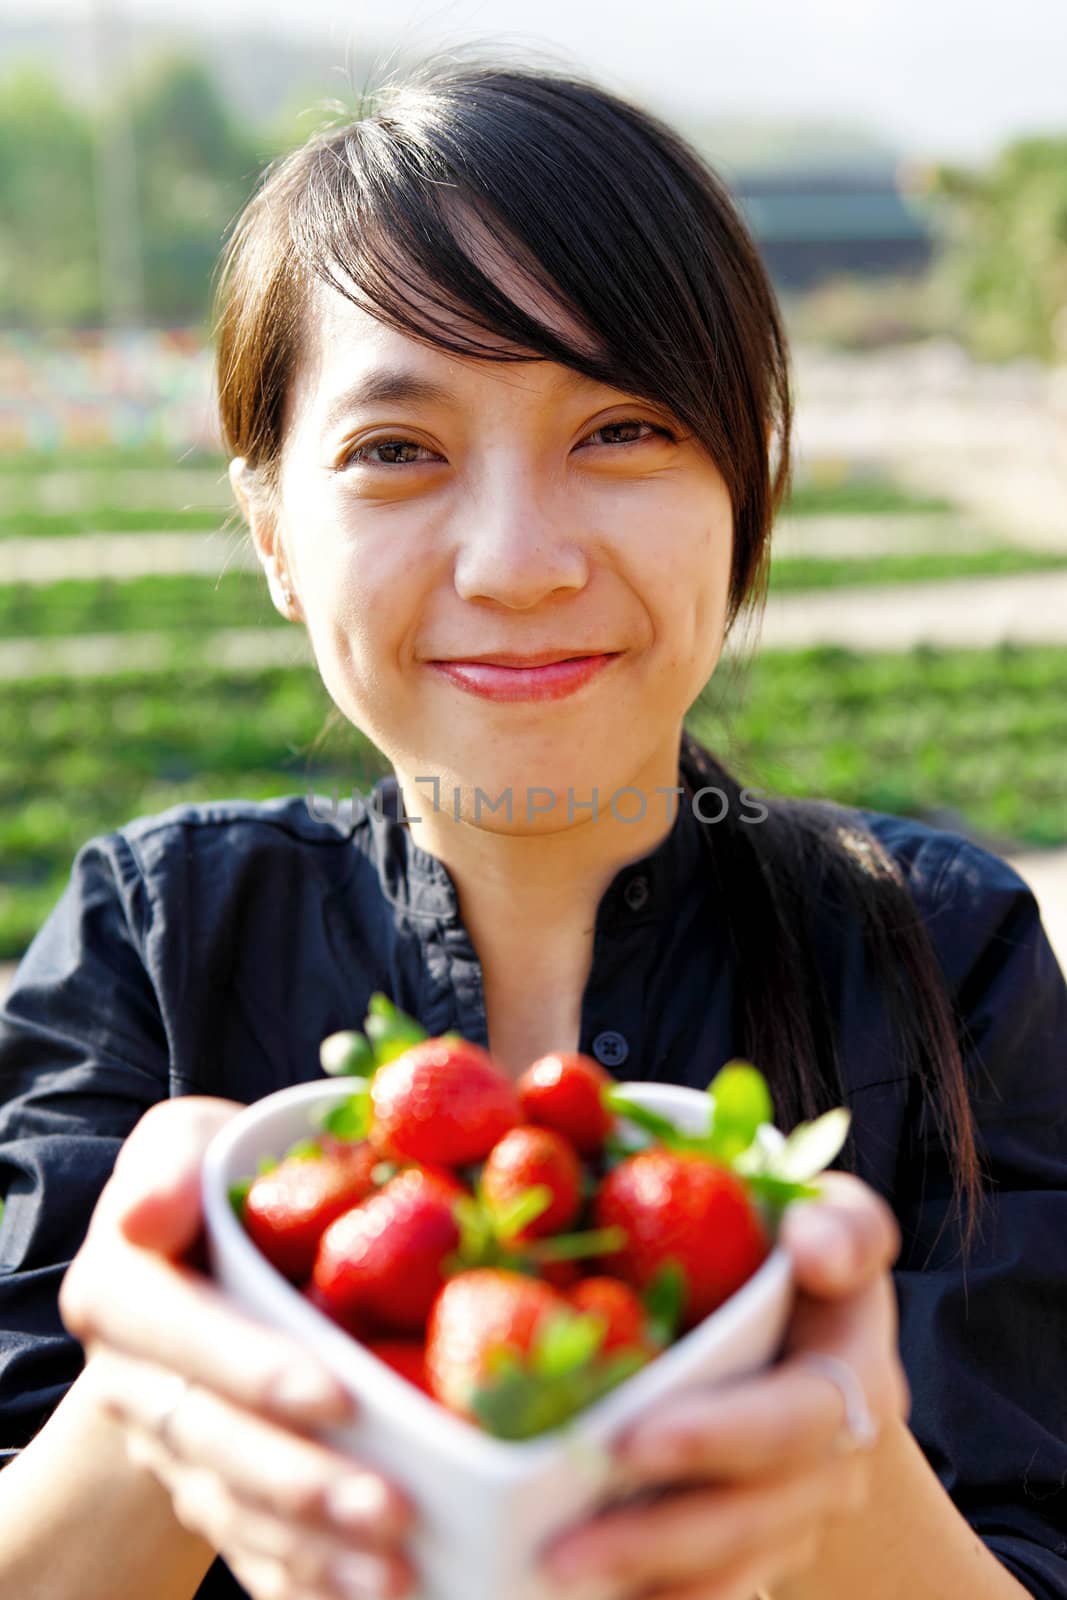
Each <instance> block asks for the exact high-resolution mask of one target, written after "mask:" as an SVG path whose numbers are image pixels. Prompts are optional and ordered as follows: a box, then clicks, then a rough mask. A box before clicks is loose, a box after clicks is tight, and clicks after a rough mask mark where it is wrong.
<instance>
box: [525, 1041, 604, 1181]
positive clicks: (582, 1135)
mask: <svg viewBox="0 0 1067 1600" xmlns="http://www.w3.org/2000/svg"><path fill="white" fill-rule="evenodd" d="M614 1081H615V1080H614V1078H612V1076H611V1074H610V1073H608V1072H605V1070H604V1068H603V1067H602V1066H600V1064H599V1063H598V1062H596V1061H594V1060H593V1058H592V1057H591V1056H584V1055H581V1054H579V1053H578V1052H577V1051H574V1050H560V1051H555V1052H553V1053H552V1054H551V1055H547V1056H541V1057H540V1059H539V1060H537V1061H535V1062H534V1063H533V1065H532V1066H530V1067H527V1069H526V1071H525V1072H524V1073H523V1074H522V1077H521V1078H519V1080H518V1085H517V1087H518V1091H519V1101H520V1104H521V1106H522V1115H523V1117H524V1118H525V1120H526V1121H527V1122H536V1123H539V1124H540V1125H541V1126H542V1127H544V1128H554V1129H555V1131H556V1132H557V1133H562V1134H563V1135H564V1136H565V1137H566V1138H567V1139H569V1140H570V1142H571V1144H572V1145H573V1146H574V1148H575V1149H576V1150H577V1151H578V1154H579V1155H583V1156H593V1155H596V1154H597V1153H598V1151H599V1150H601V1149H602V1147H603V1144H604V1140H605V1138H606V1136H607V1134H608V1132H609V1131H610V1129H611V1125H612V1120H613V1119H612V1115H611V1112H610V1111H609V1110H608V1109H607V1107H606V1106H605V1105H604V1104H603V1101H602V1099H601V1093H602V1091H603V1090H604V1089H605V1088H607V1086H608V1085H609V1084H612V1083H614Z"/></svg>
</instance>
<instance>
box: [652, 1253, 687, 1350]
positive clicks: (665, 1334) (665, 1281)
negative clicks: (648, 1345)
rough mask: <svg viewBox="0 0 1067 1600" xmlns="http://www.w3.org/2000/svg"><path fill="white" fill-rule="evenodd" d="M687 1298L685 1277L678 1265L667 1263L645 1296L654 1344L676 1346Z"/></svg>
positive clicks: (657, 1274)
mask: <svg viewBox="0 0 1067 1600" xmlns="http://www.w3.org/2000/svg"><path fill="white" fill-rule="evenodd" d="M685 1296H686V1284H685V1273H684V1272H683V1271H682V1268H681V1267H680V1266H679V1264H678V1262H677V1261H665V1262H664V1263H663V1265H662V1267H661V1268H660V1269H659V1271H658V1272H657V1273H656V1276H655V1277H654V1278H653V1280H652V1282H651V1283H650V1284H649V1286H648V1288H647V1289H646V1290H645V1292H644V1294H643V1295H642V1296H641V1301H642V1304H643V1305H644V1308H645V1316H646V1317H647V1319H648V1320H647V1327H648V1336H649V1338H650V1339H652V1340H653V1341H654V1343H656V1344H658V1345H663V1346H667V1345H669V1344H673V1343H674V1340H675V1338H676V1336H677V1333H678V1329H679V1327H680V1325H681V1321H682V1313H683V1312H684V1310H685Z"/></svg>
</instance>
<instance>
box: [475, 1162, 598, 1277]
mask: <svg viewBox="0 0 1067 1600" xmlns="http://www.w3.org/2000/svg"><path fill="white" fill-rule="evenodd" d="M551 1204H552V1191H551V1189H549V1187H548V1185H547V1184H544V1183H538V1184H534V1185H532V1186H531V1187H530V1188H529V1189H524V1190H523V1192H522V1194H520V1195H517V1196H516V1198H515V1199H514V1200H513V1201H512V1202H511V1203H510V1204H509V1205H507V1206H503V1207H500V1206H492V1205H490V1203H489V1202H488V1200H487V1199H486V1198H485V1196H484V1195H483V1194H482V1193H481V1191H479V1193H478V1195H477V1196H474V1195H462V1196H460V1197H459V1198H458V1199H457V1200H456V1201H455V1202H454V1204H453V1207H452V1215H453V1216H454V1217H455V1219H456V1222H457V1224H458V1226H459V1236H460V1237H459V1247H458V1249H457V1250H456V1251H455V1253H454V1255H453V1256H452V1257H451V1258H450V1260H449V1262H448V1264H447V1268H446V1270H448V1271H449V1272H450V1273H455V1272H465V1271H468V1270H469V1269H470V1268H472V1267H507V1268H510V1269H511V1270H512V1271H514V1272H530V1273H536V1271H537V1269H538V1267H540V1266H541V1265H543V1264H545V1263H548V1262H552V1261H580V1260H583V1259H586V1258H588V1257H590V1256H602V1255H610V1254H612V1253H613V1252H614V1251H616V1250H622V1249H623V1248H624V1247H625V1245H626V1233H625V1231H624V1230H623V1229H622V1228H591V1229H589V1230H587V1231H585V1232H581V1233H554V1234H551V1235H550V1236H549V1237H548V1238H546V1239H531V1240H528V1241H527V1240H522V1241H520V1240H519V1239H517V1237H516V1235H517V1234H519V1233H520V1232H521V1231H522V1229H523V1228H525V1227H526V1225H527V1223H530V1222H532V1221H533V1220H534V1218H535V1217H539V1216H540V1215H541V1213H542V1212H543V1211H544V1210H546V1209H547V1207H548V1206H550V1205H551Z"/></svg>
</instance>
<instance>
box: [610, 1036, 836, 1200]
mask: <svg viewBox="0 0 1067 1600" xmlns="http://www.w3.org/2000/svg"><path fill="white" fill-rule="evenodd" d="M708 1098H709V1100H710V1102H711V1108H710V1117H709V1121H708V1129H707V1132H706V1133H704V1134H700V1135H696V1134H687V1133H683V1132H682V1131H681V1129H679V1128H677V1127H675V1125H674V1123H672V1122H671V1121H670V1120H669V1118H667V1117H664V1116H661V1115H660V1114H659V1113H658V1112H655V1111H651V1110H649V1109H648V1107H646V1106H642V1105H638V1104H636V1103H635V1102H634V1101H632V1100H630V1099H629V1098H628V1097H627V1096H626V1095H625V1094H623V1093H622V1092H621V1091H620V1090H619V1089H617V1088H616V1087H614V1086H611V1087H609V1088H607V1089H605V1090H604V1094H603V1100H604V1104H605V1105H606V1106H607V1107H608V1109H609V1110H611V1111H612V1112H614V1113H615V1114H616V1115H617V1116H620V1117H625V1118H626V1120H627V1121H628V1122H629V1123H631V1124H632V1125H633V1126H634V1127H635V1128H639V1129H640V1130H641V1131H642V1132H643V1133H645V1134H648V1135H650V1136H651V1139H652V1141H653V1142H654V1143H656V1144H661V1145H665V1146H666V1147H667V1148H668V1149H669V1150H677V1151H687V1152H691V1153H693V1154H697V1155H702V1156H704V1157H706V1158H707V1159H708V1160H710V1161H718V1162H720V1163H721V1164H722V1165H723V1166H727V1167H730V1168H731V1169H732V1170H733V1171H734V1172H735V1173H736V1174H737V1175H738V1176H739V1177H741V1178H743V1179H744V1181H745V1183H746V1185H747V1187H748V1189H749V1192H750V1193H751V1194H752V1197H753V1199H754V1200H756V1201H758V1202H759V1203H760V1204H761V1206H762V1207H763V1210H764V1213H765V1215H766V1218H767V1220H768V1222H769V1223H771V1224H772V1226H773V1225H774V1224H776V1223H777V1221H778V1220H779V1219H780V1216H781V1212H782V1211H783V1210H784V1208H785V1207H786V1206H787V1205H788V1204H789V1203H790V1201H792V1200H809V1199H815V1198H817V1197H818V1195H819V1193H820V1190H819V1188H818V1186H817V1185H815V1184H813V1183H812V1182H811V1179H813V1178H814V1177H816V1176H817V1175H818V1174H819V1173H820V1172H822V1171H824V1170H825V1169H826V1168H827V1167H828V1166H829V1165H830V1163H831V1162H832V1161H833V1160H834V1159H835V1157H836V1156H837V1155H838V1154H839V1153H840V1151H841V1149H842V1147H843V1146H844V1143H845V1140H846V1139H847V1137H848V1130H849V1123H850V1114H849V1112H848V1111H847V1110H846V1109H845V1108H844V1107H842V1106H839V1107H837V1108H836V1109H835V1110H833V1111H827V1112H826V1113H825V1114H824V1115H823V1116H821V1117H817V1118H816V1119H815V1120H814V1121H813V1122H802V1123H800V1124H799V1125H798V1126H797V1127H796V1128H794V1129H793V1131H792V1133H790V1134H789V1135H788V1137H786V1136H783V1134H782V1133H781V1132H780V1131H779V1130H778V1129H777V1128H775V1127H774V1125H773V1123H772V1121H771V1118H772V1116H773V1112H774V1108H773V1104H772V1101H771V1095H770V1091H769V1089H768V1087H767V1082H766V1079H765V1078H764V1077H763V1074H762V1073H761V1072H759V1071H758V1070H757V1069H756V1068H755V1067H754V1066H753V1065H752V1064H751V1062H748V1061H740V1060H735V1061H728V1062H727V1063H726V1065H725V1066H724V1067H723V1068H722V1070H721V1071H720V1072H718V1073H717V1074H716V1075H715V1077H714V1078H713V1079H712V1080H711V1082H710V1083H709V1084H708ZM633 1148H634V1147H633V1145H628V1144H627V1143H625V1142H624V1140H623V1139H622V1138H621V1137H620V1136H619V1134H618V1133H614V1134H612V1135H611V1136H609V1143H608V1152H609V1157H615V1156H617V1157H620V1158H621V1157H622V1156H623V1154H624V1153H625V1152H627V1151H630V1150H632V1149H633Z"/></svg>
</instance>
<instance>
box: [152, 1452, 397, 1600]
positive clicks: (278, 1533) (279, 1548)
mask: <svg viewBox="0 0 1067 1600" xmlns="http://www.w3.org/2000/svg"><path fill="white" fill-rule="evenodd" d="M172 1497H173V1502H174V1508H175V1512H176V1514H177V1516H178V1517H179V1519H180V1520H181V1521H182V1522H184V1523H185V1525H186V1526H187V1527H190V1528H193V1529H194V1530H195V1531H196V1532H200V1533H203V1534H205V1535H206V1537H207V1538H208V1539H209V1540H210V1542H211V1543H212V1544H213V1545H214V1546H215V1547H216V1549H220V1550H224V1551H226V1552H228V1553H229V1552H240V1555H241V1557H243V1559H244V1560H245V1561H248V1562H258V1563H259V1564H260V1569H261V1578H260V1583H261V1585H262V1584H263V1581H264V1580H263V1578H262V1572H263V1571H264V1570H265V1569H266V1567H267V1566H268V1565H269V1566H270V1567H271V1568H273V1569H274V1572H275V1573H277V1574H283V1575H284V1586H283V1587H282V1589H281V1593H282V1594H283V1595H284V1596H285V1600H288V1597H289V1596H290V1595H291V1594H292V1593H293V1591H294V1589H295V1588H299V1589H307V1590H310V1591H314V1592H315V1593H321V1594H330V1595H341V1596H348V1595H353V1596H356V1595H371V1596H375V1597H383V1596H392V1595H396V1596H399V1595H403V1594H406V1593H407V1592H408V1591H409V1589H410V1587H411V1583H412V1580H413V1572H412V1569H411V1567H410V1565H409V1564H408V1563H407V1562H406V1561H405V1560H404V1559H403V1558H402V1557H401V1556H399V1555H398V1554H396V1553H392V1552H389V1551H374V1550H362V1549H357V1548H353V1547H352V1546H351V1545H348V1546H346V1545H345V1544H344V1543H343V1542H342V1540H341V1539H340V1537H332V1538H331V1537H330V1536H329V1535H325V1534H322V1533H319V1532H316V1531H313V1530H309V1529H307V1528H302V1527H301V1526H300V1525H299V1524H297V1523H293V1522H289V1521H283V1520H279V1519H278V1518H276V1517H271V1516H268V1515H265V1514H264V1513H263V1512H261V1511H260V1510H259V1509H258V1508H257V1507H255V1506H248V1505H246V1504H244V1503H243V1502H242V1501H240V1500H235V1499H234V1498H233V1497H232V1496H230V1495H229V1494H228V1493H227V1491H226V1489H225V1488H224V1486H223V1485H222V1484H221V1483H220V1482H219V1480H218V1478H216V1477H215V1476H214V1474H212V1473H206V1472H190V1471H189V1470H188V1469H184V1470H181V1471H179V1472H178V1473H177V1474H176V1475H175V1482H174V1484H173V1487H172ZM272 1581H277V1579H273V1580H272Z"/></svg>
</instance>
